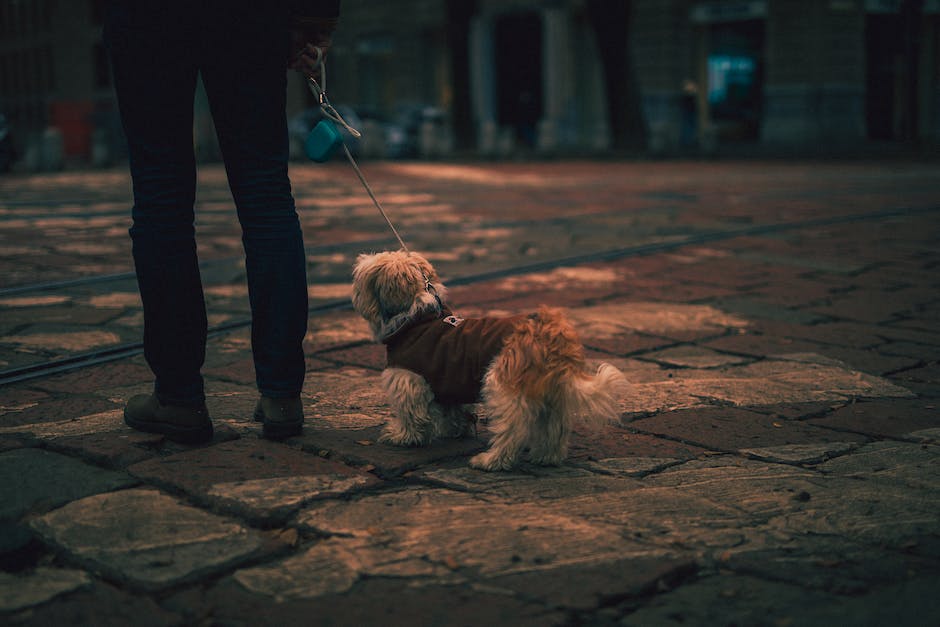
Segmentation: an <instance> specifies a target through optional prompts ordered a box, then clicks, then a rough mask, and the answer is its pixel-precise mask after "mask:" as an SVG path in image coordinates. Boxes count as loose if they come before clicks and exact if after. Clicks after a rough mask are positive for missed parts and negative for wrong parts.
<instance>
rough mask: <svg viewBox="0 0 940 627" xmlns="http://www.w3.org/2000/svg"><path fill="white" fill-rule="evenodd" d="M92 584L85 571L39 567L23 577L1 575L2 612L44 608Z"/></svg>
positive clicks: (0, 595) (0, 609)
mask: <svg viewBox="0 0 940 627" xmlns="http://www.w3.org/2000/svg"><path fill="white" fill-rule="evenodd" d="M90 585H91V577H90V576H89V575H88V573H86V572H85V571H82V570H71V569H54V568H37V569H36V570H34V571H33V572H31V573H29V574H28V575H25V576H20V577H17V576H16V575H11V574H8V573H0V613H2V612H15V611H18V610H22V609H25V608H27V607H32V606H34V605H40V604H42V603H45V602H46V601H50V600H52V599H54V598H55V597H57V596H59V595H60V594H65V593H68V592H73V591H75V590H79V589H81V588H85V587H88V586H90Z"/></svg>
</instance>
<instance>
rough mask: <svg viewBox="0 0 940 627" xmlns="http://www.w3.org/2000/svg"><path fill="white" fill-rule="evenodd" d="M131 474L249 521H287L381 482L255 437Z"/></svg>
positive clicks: (146, 466)
mask: <svg viewBox="0 0 940 627" xmlns="http://www.w3.org/2000/svg"><path fill="white" fill-rule="evenodd" d="M128 472H130V473H131V474H132V475H134V476H136V477H137V478H139V479H140V480H142V481H144V482H146V483H150V484H156V485H160V486H164V487H167V488H170V489H174V490H182V491H183V492H185V493H186V494H188V495H189V496H190V497H191V498H193V499H195V500H197V501H198V502H200V503H204V504H206V505H208V506H209V507H211V508H213V509H218V510H220V511H227V512H230V513H233V514H235V515H239V516H242V517H244V518H247V519H248V520H250V521H263V520H270V519H278V520H282V519H284V518H286V517H287V516H288V515H289V514H291V513H292V512H293V511H295V510H297V509H299V508H300V507H301V506H302V505H303V504H304V503H306V502H307V501H310V500H312V499H317V498H324V497H326V496H337V495H340V494H343V493H345V492H348V491H350V490H362V489H365V488H370V487H374V486H376V485H377V484H378V483H380V481H379V479H378V478H376V477H375V476H374V475H371V474H369V473H365V472H362V471H360V470H356V469H353V468H350V467H349V466H346V465H344V464H341V463H338V462H335V461H331V460H328V459H324V458H323V457H320V456H318V455H309V454H306V453H303V452H301V451H299V450H296V449H293V448H288V447H285V446H283V445H280V444H277V443H274V442H269V441H267V440H262V439H258V438H250V437H245V438H241V439H238V440H234V441H231V442H224V443H221V444H217V445H215V446H211V447H209V448H206V449H196V450H191V451H185V452H182V453H177V454H175V455H170V456H168V457H161V458H158V459H152V460H148V461H144V462H141V463H138V464H134V465H133V466H130V467H129V468H128Z"/></svg>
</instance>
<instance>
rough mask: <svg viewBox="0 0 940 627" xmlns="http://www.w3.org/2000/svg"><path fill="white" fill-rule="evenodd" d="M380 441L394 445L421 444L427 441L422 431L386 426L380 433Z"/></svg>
mask: <svg viewBox="0 0 940 627" xmlns="http://www.w3.org/2000/svg"><path fill="white" fill-rule="evenodd" d="M379 442H381V443H382V444H392V445H394V446H421V445H423V444H424V443H425V441H424V437H422V435H421V434H420V433H415V432H413V431H401V430H398V429H389V428H385V429H384V430H383V431H382V434H381V435H379Z"/></svg>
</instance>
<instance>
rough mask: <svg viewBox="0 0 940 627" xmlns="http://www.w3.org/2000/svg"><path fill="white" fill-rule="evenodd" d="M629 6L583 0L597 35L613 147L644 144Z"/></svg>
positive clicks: (614, 0)
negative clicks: (631, 40) (585, 2)
mask: <svg viewBox="0 0 940 627" xmlns="http://www.w3.org/2000/svg"><path fill="white" fill-rule="evenodd" d="M632 8H633V2H632V1H631V0H587V17H588V21H589V22H590V24H591V27H592V28H593V29H594V34H595V36H596V37H597V47H598V50H599V52H600V57H601V66H602V69H603V73H604V86H605V88H606V91H607V109H608V111H609V116H610V132H611V135H612V138H611V139H612V142H611V143H612V146H613V148H614V149H615V150H644V149H645V148H646V132H647V131H646V121H645V119H644V117H643V106H642V101H641V94H640V85H639V82H638V80H637V76H636V68H635V67H634V64H633V54H632V52H631V50H630V37H629V33H630V20H631V18H632Z"/></svg>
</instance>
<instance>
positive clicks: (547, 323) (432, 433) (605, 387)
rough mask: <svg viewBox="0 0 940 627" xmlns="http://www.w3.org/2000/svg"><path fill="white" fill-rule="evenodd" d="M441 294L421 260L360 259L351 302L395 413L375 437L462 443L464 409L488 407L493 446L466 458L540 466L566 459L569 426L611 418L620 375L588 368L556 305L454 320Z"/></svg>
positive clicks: (494, 464)
mask: <svg viewBox="0 0 940 627" xmlns="http://www.w3.org/2000/svg"><path fill="white" fill-rule="evenodd" d="M446 296H447V289H446V288H445V287H444V285H443V284H442V283H441V282H440V279H439V278H438V275H437V272H435V270H434V268H433V267H432V266H431V264H430V263H428V261H427V260H426V259H425V258H424V257H422V256H421V255H418V254H415V253H411V252H405V251H399V252H382V253H378V254H372V255H367V254H363V255H360V256H359V258H358V259H357V261H356V264H355V267H354V269H353V296H352V301H353V306H354V307H355V309H356V311H357V312H358V313H359V314H360V315H361V316H362V317H363V318H365V320H366V321H367V322H368V323H369V326H370V327H371V329H372V333H373V335H374V336H375V339H376V340H377V341H379V342H381V343H383V344H385V345H386V347H387V356H388V366H387V368H386V369H385V371H384V372H383V373H382V386H383V388H384V390H385V392H386V394H387V396H388V400H389V403H390V404H391V406H392V409H393V411H394V413H395V417H394V418H393V419H392V420H391V421H390V423H389V424H388V425H387V426H386V427H385V430H384V431H383V433H382V437H381V441H383V442H388V443H391V444H396V445H399V446H420V445H423V444H427V443H429V442H431V441H432V440H434V439H436V438H441V437H461V436H463V435H466V433H467V432H468V430H469V429H470V426H471V424H472V423H471V421H470V420H468V415H470V414H468V412H467V411H466V410H465V409H464V407H463V405H464V404H469V403H475V402H478V401H480V400H482V402H483V403H484V407H485V409H486V414H487V415H488V416H489V418H490V423H489V428H490V430H491V431H492V433H493V437H492V441H491V443H490V447H489V448H488V449H487V450H486V451H484V452H482V453H480V454H479V455H476V456H475V457H473V458H472V459H471V460H470V464H471V465H472V466H474V467H476V468H480V469H482V470H505V469H509V468H511V467H513V466H514V465H515V464H516V462H517V461H519V459H520V458H521V457H522V456H523V454H524V453H526V451H527V457H528V459H529V460H530V461H531V462H533V463H535V464H540V465H556V464H559V463H561V461H562V460H563V459H564V458H565V456H566V455H567V450H568V434H569V433H570V431H571V428H572V426H573V424H574V422H575V421H576V420H577V419H579V418H580V419H582V420H583V421H584V422H586V423H587V424H589V425H600V424H603V423H606V422H607V421H608V420H610V419H611V418H613V417H614V416H615V415H616V414H617V403H616V396H615V384H618V383H619V382H621V381H622V380H623V375H622V374H621V373H620V371H619V370H617V369H616V368H614V367H613V366H611V365H610V364H601V366H600V367H599V368H598V370H597V372H596V374H593V375H592V374H589V373H588V372H586V369H585V361H584V349H583V347H582V346H581V343H580V342H579V341H578V338H577V335H576V334H575V331H574V329H573V328H572V326H571V324H570V323H569V322H568V320H567V319H566V318H565V317H564V315H563V314H562V313H561V312H560V311H559V310H557V309H549V308H546V307H542V308H540V309H539V311H538V313H536V314H532V315H528V316H525V315H522V316H513V317H510V318H482V319H462V318H458V317H456V316H455V315H453V313H452V312H451V311H450V310H449V309H448V308H447V306H446V304H445V299H446Z"/></svg>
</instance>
